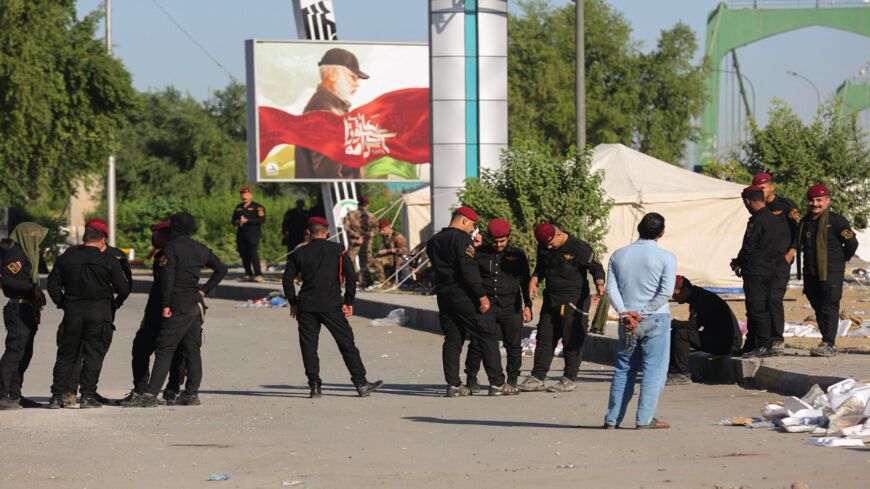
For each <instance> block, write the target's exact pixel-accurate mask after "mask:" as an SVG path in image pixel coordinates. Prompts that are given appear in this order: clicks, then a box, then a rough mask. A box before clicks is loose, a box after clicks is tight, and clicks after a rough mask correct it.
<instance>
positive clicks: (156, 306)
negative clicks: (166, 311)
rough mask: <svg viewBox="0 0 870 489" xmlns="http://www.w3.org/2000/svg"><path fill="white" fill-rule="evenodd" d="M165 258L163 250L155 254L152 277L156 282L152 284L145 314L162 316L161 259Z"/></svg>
mask: <svg viewBox="0 0 870 489" xmlns="http://www.w3.org/2000/svg"><path fill="white" fill-rule="evenodd" d="M161 256H163V250H159V251H157V253H155V254H154V263H152V264H151V276H152V277H154V281H153V282H152V283H151V290H149V291H148V302H146V303H145V314H146V315H150V314H162V312H163V311H162V309H163V300H162V299H161V296H160V265H158V264H159V263H160V257H161Z"/></svg>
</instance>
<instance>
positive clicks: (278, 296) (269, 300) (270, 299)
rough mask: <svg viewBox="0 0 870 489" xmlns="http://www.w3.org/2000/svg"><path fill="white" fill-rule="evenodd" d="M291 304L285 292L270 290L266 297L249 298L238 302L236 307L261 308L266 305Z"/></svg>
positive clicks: (286, 305) (285, 305) (282, 305)
mask: <svg viewBox="0 0 870 489" xmlns="http://www.w3.org/2000/svg"><path fill="white" fill-rule="evenodd" d="M289 305H290V304H289V303H288V302H287V299H286V298H285V297H284V293H283V292H278V291H277V290H276V291H273V292H269V295H267V296H266V297H260V298H259V299H248V300H247V301H245V302H240V303H238V304H236V308H238V309H261V308H265V307H288V306H289Z"/></svg>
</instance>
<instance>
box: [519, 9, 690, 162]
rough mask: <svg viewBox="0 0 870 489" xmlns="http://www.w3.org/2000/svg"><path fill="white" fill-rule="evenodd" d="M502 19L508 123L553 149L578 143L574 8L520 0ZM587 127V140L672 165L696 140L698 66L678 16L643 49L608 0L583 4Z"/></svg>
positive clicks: (527, 137) (521, 137)
mask: <svg viewBox="0 0 870 489" xmlns="http://www.w3.org/2000/svg"><path fill="white" fill-rule="evenodd" d="M519 5H520V8H521V9H522V15H519V16H511V18H510V22H509V24H508V26H509V27H508V75H509V77H508V87H509V98H508V104H509V130H510V136H511V139H512V140H537V141H542V142H545V143H546V144H547V146H549V147H550V148H552V152H553V154H564V153H565V152H566V151H567V149H568V148H569V147H570V146H571V145H572V144H574V143H575V127H576V123H575V121H576V118H575V113H574V100H575V96H574V90H573V88H574V67H575V59H576V55H575V53H576V51H575V49H574V48H575V43H574V32H575V28H574V18H575V16H574V5H571V4H569V5H566V6H564V7H553V6H551V5H549V4H547V3H545V2H543V1H541V0H531V1H521V2H520V3H519ZM585 30H586V36H585V42H586V44H585V54H586V119H587V124H586V131H587V140H588V141H589V144H591V145H593V146H594V145H597V144H599V143H623V144H625V145H627V146H632V147H635V148H637V149H639V150H641V151H643V152H646V153H648V154H650V155H652V156H655V157H657V158H661V159H663V160H665V161H670V162H672V163H676V162H677V161H678V160H679V159H680V158H681V157H682V155H683V154H684V152H685V146H686V142H687V141H690V140H695V139H697V136H698V130H697V128H696V127H695V126H694V125H693V124H692V120H693V118H696V117H698V116H699V115H700V113H701V110H702V109H703V102H704V99H705V92H704V86H703V75H704V69H703V67H695V66H692V57H693V55H694V52H695V51H696V49H697V42H696V41H695V37H694V34H693V33H692V31H691V29H689V27H688V26H686V25H685V24H682V23H678V24H677V25H676V26H674V27H673V28H672V29H670V30H666V31H663V32H662V35H661V38H660V40H659V42H658V45H657V48H656V49H655V50H653V51H652V52H650V53H646V54H643V53H641V52H640V50H639V45H638V43H636V42H634V41H632V40H631V26H630V25H629V24H628V22H627V21H626V20H625V18H624V17H623V16H622V14H620V13H619V12H617V11H616V10H615V9H614V8H613V7H611V6H609V5H608V4H607V3H606V2H605V1H604V0H587V1H586V3H585Z"/></svg>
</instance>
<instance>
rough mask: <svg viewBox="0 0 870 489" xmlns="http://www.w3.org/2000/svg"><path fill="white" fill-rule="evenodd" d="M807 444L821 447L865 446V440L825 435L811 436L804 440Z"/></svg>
mask: <svg viewBox="0 0 870 489" xmlns="http://www.w3.org/2000/svg"><path fill="white" fill-rule="evenodd" d="M804 443H805V444H807V445H815V446H819V447H863V446H864V442H863V441H862V440H855V439H852V438H833V437H829V436H825V437H822V438H809V439H808V440H807V441H805V442H804Z"/></svg>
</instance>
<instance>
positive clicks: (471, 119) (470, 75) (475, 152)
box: [465, 0, 480, 177]
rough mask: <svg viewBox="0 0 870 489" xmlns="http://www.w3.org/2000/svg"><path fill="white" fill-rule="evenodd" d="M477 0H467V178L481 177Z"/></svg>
mask: <svg viewBox="0 0 870 489" xmlns="http://www.w3.org/2000/svg"><path fill="white" fill-rule="evenodd" d="M477 88H478V79H477V0H465V176H466V177H477V176H478V175H479V167H480V158H479V151H480V150H479V147H478V144H479V140H478V127H479V125H480V124H479V120H480V119H479V118H480V115H479V113H478V101H477Z"/></svg>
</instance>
